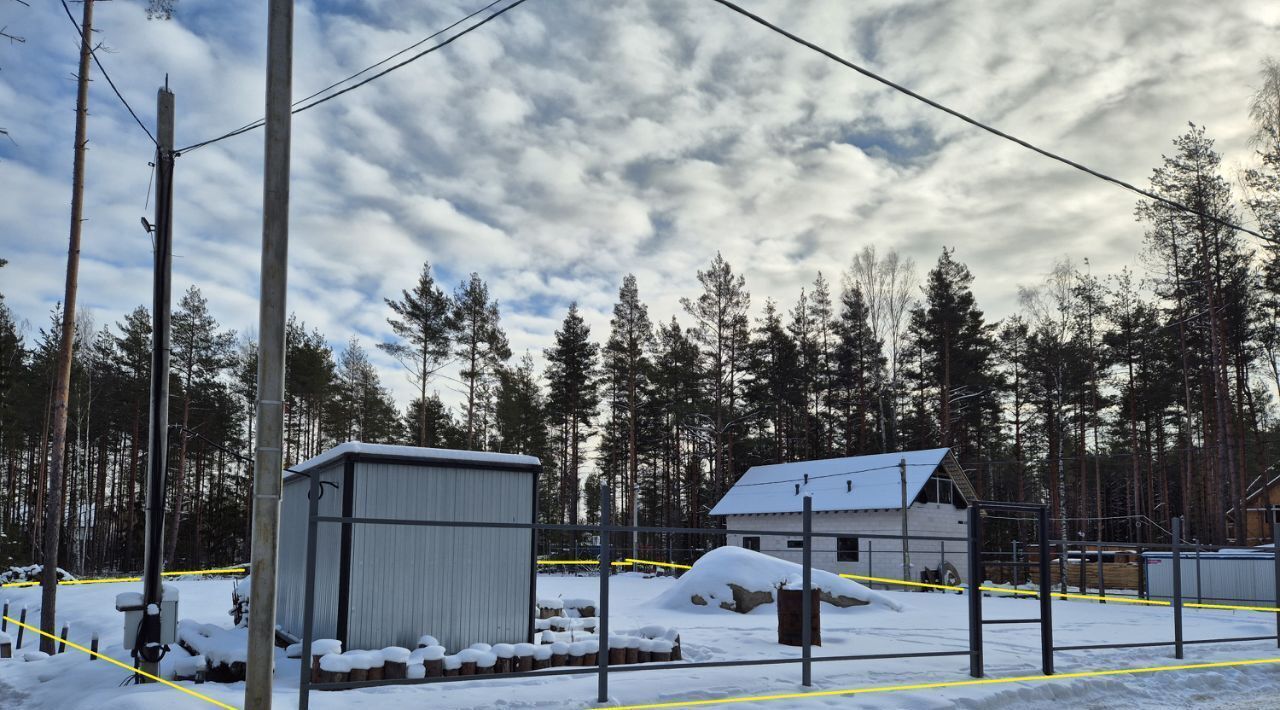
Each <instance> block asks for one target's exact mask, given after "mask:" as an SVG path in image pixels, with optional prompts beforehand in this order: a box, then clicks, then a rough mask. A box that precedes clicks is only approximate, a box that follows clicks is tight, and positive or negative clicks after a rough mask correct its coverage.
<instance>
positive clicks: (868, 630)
mask: <svg viewBox="0 0 1280 710" xmlns="http://www.w3.org/2000/svg"><path fill="white" fill-rule="evenodd" d="M173 583H174V584H175V585H177V586H178V587H179V589H180V591H181V606H180V616H181V617H182V618H185V619H192V620H195V621H199V622H202V623H212V624H217V625H221V626H226V627H229V626H231V621H230V618H229V617H228V616H227V614H226V610H227V608H228V607H229V606H230V599H231V588H232V583H231V582H230V581H229V580H188V581H182V580H178V581H175V582H173ZM673 583H674V582H673V580H671V579H669V578H646V577H643V576H641V575H639V574H636V573H628V574H623V575H619V576H616V577H615V578H614V579H613V580H612V582H611V587H610V589H611V592H610V595H611V602H612V604H611V606H612V614H611V617H610V624H611V627H612V629H613V630H614V631H615V632H619V631H626V630H628V629H632V628H638V627H641V626H646V625H650V624H661V625H664V626H674V627H676V628H678V629H679V630H680V634H681V640H682V647H683V651H684V657H685V658H686V659H687V660H693V661H704V660H730V659H752V658H766V657H772V656H785V655H793V656H798V655H799V649H794V648H790V647H785V646H779V645H777V644H776V643H775V641H776V633H777V631H776V615H775V610H774V606H773V605H771V604H770V605H765V606H763V607H760V608H758V609H756V610H755V611H753V612H752V613H750V614H746V615H742V614H736V613H733V612H729V611H724V610H722V609H718V608H715V607H714V606H709V607H693V606H690V607H688V608H685V609H672V608H671V607H670V604H666V605H663V604H659V603H658V602H657V601H656V600H657V599H658V598H659V597H661V596H663V593H664V592H666V591H668V590H670V589H671V586H672V584H673ZM598 585H599V580H598V579H596V578H592V577H569V576H541V577H539V578H538V596H539V597H540V598H546V597H557V596H563V597H587V598H596V597H597V596H598ZM136 587H137V585H136V584H102V585H90V586H77V587H65V588H63V589H62V590H60V592H59V594H58V599H59V616H60V617H61V618H63V619H65V620H67V621H70V622H71V625H72V626H71V640H72V641H75V642H78V643H82V644H85V645H88V641H89V636H90V634H91V633H92V632H94V631H97V632H98V633H100V634H101V636H102V644H103V649H104V652H106V653H108V654H110V655H111V656H113V657H115V658H119V659H122V660H126V661H127V655H126V653H125V652H124V651H123V650H122V648H121V645H120V641H121V639H120V636H121V627H122V618H121V616H122V615H121V614H119V613H117V612H116V611H115V610H114V608H113V602H114V599H115V595H116V594H118V593H119V592H122V591H132V590H134V589H136ZM885 594H887V595H888V596H889V597H891V598H892V600H893V601H894V602H896V603H897V604H898V605H900V606H901V607H902V609H901V611H895V610H893V609H892V608H890V607H888V606H884V605H878V604H877V605H871V606H862V607H852V608H848V609H836V608H834V607H831V606H829V605H826V604H824V605H822V622H823V623H822V629H823V630H822V635H823V641H824V645H823V647H822V648H820V649H815V654H816V655H819V656H820V655H823V654H829V655H838V654H854V653H887V652H912V651H933V650H946V649H950V650H964V649H965V648H966V646H967V634H968V631H967V618H968V616H967V609H966V601H965V598H964V597H963V596H960V595H955V594H940V593H918V592H887V593H885ZM6 597H7V598H8V599H9V600H10V601H11V603H12V607H11V608H12V609H14V610H15V611H14V613H15V615H16V610H17V609H18V608H20V607H22V606H23V605H26V606H27V607H28V608H29V612H28V614H29V617H28V618H38V614H37V613H36V610H37V608H38V605H39V589H36V588H29V589H8V590H4V591H3V593H0V598H6ZM984 610H985V614H986V616H987V617H988V618H1022V617H1031V616H1035V614H1036V611H1037V603H1036V602H1035V600H1033V599H1019V598H1005V597H988V598H987V599H985V601H984ZM1053 611H1054V630H1055V635H1056V639H1057V642H1058V643H1059V644H1085V643H1111V642H1129V641H1164V640H1168V639H1169V638H1171V636H1172V622H1171V616H1170V614H1171V612H1170V611H1169V610H1168V609H1167V608H1159V607H1139V606H1135V605H1128V604H1107V605H1098V604H1094V603H1090V602H1054V605H1053ZM1185 619H1186V621H1185V628H1186V638H1188V639H1196V638H1208V637H1220V636H1261V635H1265V634H1274V633H1275V628H1276V627H1275V623H1276V620H1275V618H1274V616H1272V615H1270V614H1265V613H1257V612H1240V611H1210V610H1188V611H1187V612H1186V615H1185ZM12 631H13V629H12V627H10V632H11V633H12ZM424 631H429V630H425V629H424ZM35 647H36V646H35V642H34V641H33V640H31V637H30V634H28V637H27V640H26V641H25V643H24V649H23V650H22V651H18V652H16V653H15V655H17V656H19V657H21V655H22V653H23V651H26V650H29V649H34V648H35ZM453 650H454V649H450V651H453ZM1186 655H1187V657H1186V660H1185V661H1183V662H1185V663H1200V662H1211V661H1227V660H1239V659H1254V658H1274V657H1280V651H1277V649H1276V644H1275V642H1274V641H1262V642H1252V643H1236V644H1227V645H1199V646H1188V647H1187V654H1186ZM986 656H987V658H986V661H987V662H986V668H987V674H988V676H989V677H992V678H1000V677H1008V676H1018V675H1034V674H1037V673H1038V672H1039V658H1040V650H1039V631H1038V627H1037V626H1035V625H1027V626H1021V625H996V626H988V627H986ZM1056 660H1057V666H1058V671H1059V672H1073V671H1086V670H1098V669H1105V668H1114V667H1134V668H1136V667H1143V666H1153V665H1171V664H1174V663H1177V661H1175V660H1174V659H1173V650H1172V648H1152V649H1124V650H1114V651H1082V652H1064V653H1059V654H1057V656H1056ZM170 662H171V661H169V660H166V662H165V666H166V667H165V668H163V670H165V671H168V670H169V668H168V667H167V666H168V664H169V663H170ZM277 669H278V670H277V674H276V678H277V686H276V687H277V696H276V706H277V707H280V708H292V707H295V706H296V702H297V677H298V661H296V660H290V659H286V658H284V654H283V652H280V653H279V655H278V658H277ZM126 676H127V673H126V672H125V671H123V670H121V669H119V668H117V667H115V666H112V665H110V664H108V663H105V662H101V661H94V662H90V661H89V660H88V658H87V656H86V655H85V654H83V653H79V652H76V651H73V650H70V649H68V651H67V652H66V653H65V654H62V655H60V656H56V657H54V658H52V659H48V660H44V661H39V662H34V663H25V662H22V661H21V660H19V659H15V660H12V661H0V708H50V709H52V708H60V709H61V708H66V709H72V708H85V709H88V708H93V709H95V710H97V709H100V708H101V709H105V710H111V709H121V710H123V709H125V708H130V709H133V708H137V709H141V710H173V709H175V708H198V707H213V706H211V705H207V704H205V703H203V702H202V701H200V700H197V699H195V698H191V697H188V696H185V695H183V694H181V693H179V692H177V691H175V690H173V689H172V688H168V687H165V686H162V685H158V684H153V685H146V686H127V687H120V683H121V681H122V680H124V679H125V678H126ZM813 678H814V689H815V690H829V689H841V688H854V687H865V686H882V685H898V684H909V683H926V682H937V681H963V680H967V679H968V659H967V658H965V657H963V656H959V657H953V658H952V657H948V658H933V659H902V660H885V661H862V662H832V663H818V664H815V665H814V672H813ZM799 681H800V666H799V665H798V664H797V665H779V666H749V667H742V668H706V669H693V670H688V671H651V672H628V673H617V674H614V675H611V676H610V690H611V696H612V698H613V700H614V703H615V704H618V705H629V704H639V703H653V702H676V701H683V700H702V699H714V698H727V697H733V696H742V695H759V694H772V693H793V692H800V691H802V690H803V688H802V686H801V685H800V682H799ZM595 683H596V679H595V676H594V675H587V676H581V677H570V676H558V677H547V678H545V679H532V680H531V679H502V678H500V677H498V678H494V679H492V680H479V681H467V682H456V683H446V684H440V685H435V686H400V687H387V688H378V689H372V690H360V691H343V692H338V693H313V694H312V696H311V698H312V700H311V702H312V707H314V708H318V709H319V710H330V709H337V708H370V709H373V708H376V709H377V710H383V709H384V708H386V707H395V706H397V705H404V706H407V707H438V708H477V709H478V708H493V707H498V708H574V707H579V708H582V707H590V706H591V705H592V704H593V703H592V701H593V700H594V698H595ZM189 687H192V688H194V689H197V690H199V691H200V692H202V693H205V694H207V695H209V696H211V697H213V698H216V699H218V700H220V701H222V702H225V703H228V704H231V705H233V706H236V707H240V705H241V698H242V694H243V692H244V688H243V684H230V685H221V684H217V683H206V684H203V685H201V686H198V687H197V686H194V685H191V686H189ZM1277 694H1280V665H1263V666H1253V667H1245V668H1238V669H1237V668H1225V669H1212V670H1195V671H1186V672H1172V673H1157V674H1151V675H1140V676H1129V675H1124V676H1112V677H1105V678H1088V679H1076V680H1062V681H1050V682H1037V683H1026V684H1015V685H992V686H979V687H967V688H946V689H933V690H920V691H910V692H896V693H890V694H877V695H865V696H853V697H848V696H844V697H842V696H831V697H825V698H813V699H808V700H794V699H789V700H784V701H777V702H752V703H746V704H744V705H743V706H742V707H752V708H755V707H758V708H766V707H769V708H782V707H786V708H825V707H836V706H839V707H857V708H926V709H933V708H938V709H941V708H979V707H981V708H1015V707H1016V708H1018V709H1019V710H1026V709H1029V710H1039V709H1044V710H1048V709H1049V708H1055V709H1059V708H1064V707H1067V708H1112V707H1116V706H1120V705H1127V706H1129V707H1130V708H1136V709H1143V710H1155V709H1157V708H1190V707H1196V708H1219V709H1221V710H1228V709H1229V710H1251V709H1260V708H1272V707H1275V706H1276V700H1275V698H1276V697H1277Z"/></svg>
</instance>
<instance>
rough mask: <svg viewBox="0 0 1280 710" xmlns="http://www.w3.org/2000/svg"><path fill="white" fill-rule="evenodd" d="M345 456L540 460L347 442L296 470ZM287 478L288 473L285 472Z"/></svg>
mask: <svg viewBox="0 0 1280 710" xmlns="http://www.w3.org/2000/svg"><path fill="white" fill-rule="evenodd" d="M345 456H356V457H361V456H367V457H381V458H396V459H405V460H418V461H421V462H422V463H423V464H431V463H437V464H445V463H470V464H490V465H493V466H495V467H501V468H530V467H536V466H540V465H541V462H540V461H539V460H538V459H537V457H535V456H525V455H523V454H499V453H495V452H492V451H463V450H460V449H432V448H427V447H423V446H398V445H395V444H367V443H365V442H363V441H348V442H346V443H345V444H338V445H337V446H335V447H333V448H332V449H329V450H328V451H325V452H324V453H322V454H320V455H319V456H313V457H311V458H309V459H307V460H306V461H303V462H302V463H300V464H298V465H296V466H294V467H293V470H294V471H306V470H308V469H312V468H316V467H317V466H323V465H325V464H328V463H332V462H333V461H337V460H339V459H341V458H343V457H345ZM285 475H286V477H287V476H288V475H289V474H288V473H286V474H285Z"/></svg>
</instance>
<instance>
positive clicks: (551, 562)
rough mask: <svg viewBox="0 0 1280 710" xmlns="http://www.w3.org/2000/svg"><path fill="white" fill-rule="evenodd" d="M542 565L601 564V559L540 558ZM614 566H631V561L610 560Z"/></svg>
mask: <svg viewBox="0 0 1280 710" xmlns="http://www.w3.org/2000/svg"><path fill="white" fill-rule="evenodd" d="M538 564H540V565H596V566H599V565H600V560H538ZM609 564H611V565H613V566H614V567H630V566H631V563H630V562H610V563H609Z"/></svg>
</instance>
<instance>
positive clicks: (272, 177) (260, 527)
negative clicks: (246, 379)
mask: <svg viewBox="0 0 1280 710" xmlns="http://www.w3.org/2000/svg"><path fill="white" fill-rule="evenodd" d="M268 14H269V16H268V20H267V111H266V117H267V119H266V129H267V130H266V150H265V155H266V160H265V166H264V175H263V181H262V285H261V295H260V296H259V306H258V333H259V338H260V339H261V342H260V343H259V345H258V447H257V451H256V455H255V456H254V462H253V547H252V554H251V560H250V574H251V575H252V580H253V581H252V586H251V587H250V588H249V659H248V660H249V662H248V664H247V667H246V668H245V681H246V682H245V690H244V706H245V710H269V708H270V707H271V682H272V678H273V674H274V671H275V669H274V668H273V665H272V661H273V660H274V657H275V632H276V557H277V556H278V554H279V551H280V547H279V537H280V489H281V479H282V474H283V469H284V461H283V452H282V451H281V445H282V433H283V427H284V405H283V401H284V368H285V362H284V351H285V335H284V331H285V315H286V311H285V285H286V282H285V277H286V275H287V272H288V263H289V136H290V128H291V121H292V114H291V113H290V110H291V106H290V104H291V102H292V101H293V0H271V3H270V6H269V9H268Z"/></svg>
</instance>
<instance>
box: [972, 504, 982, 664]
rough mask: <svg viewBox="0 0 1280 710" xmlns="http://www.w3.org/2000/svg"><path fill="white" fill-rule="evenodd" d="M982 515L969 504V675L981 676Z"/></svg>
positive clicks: (974, 506)
mask: <svg viewBox="0 0 1280 710" xmlns="http://www.w3.org/2000/svg"><path fill="white" fill-rule="evenodd" d="M981 525H982V517H981V516H980V515H979V514H978V506H977V504H976V503H975V504H971V505H970V506H969V675H971V676H973V677H974V678H981V677H982V592H981V591H980V590H979V589H978V587H980V586H982V560H981V554H982V545H981V542H980V541H981V537H982V530H981Z"/></svg>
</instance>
